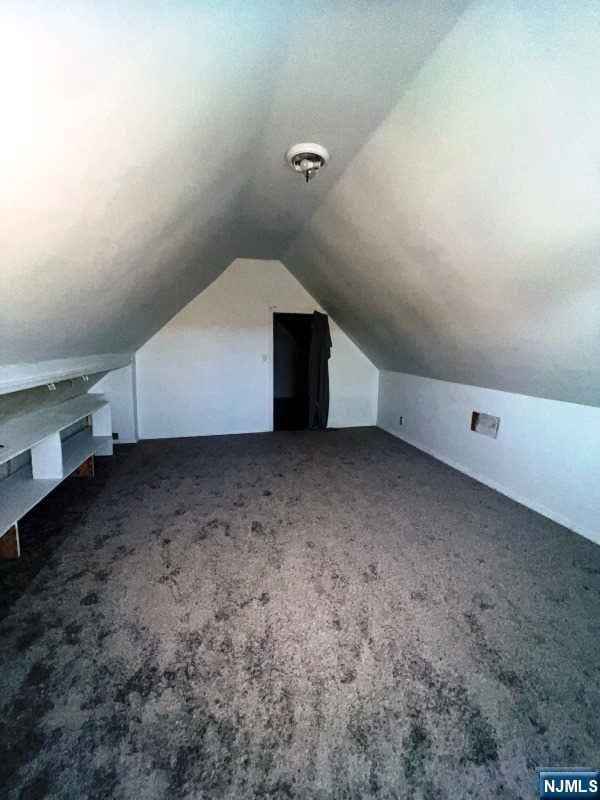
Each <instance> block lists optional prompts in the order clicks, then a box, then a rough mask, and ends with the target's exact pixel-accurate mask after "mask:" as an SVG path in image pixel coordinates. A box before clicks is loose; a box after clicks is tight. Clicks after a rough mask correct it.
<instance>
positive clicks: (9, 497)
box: [0, 430, 112, 537]
mask: <svg viewBox="0 0 600 800" xmlns="http://www.w3.org/2000/svg"><path fill="white" fill-rule="evenodd" d="M109 447H112V437H111V436H92V434H91V432H90V431H87V430H86V431H81V432H80V433H78V434H76V435H75V436H72V437H71V438H70V439H67V440H65V441H64V442H63V477H62V478H52V479H51V480H34V478H33V477H32V474H31V467H30V466H27V467H23V468H22V469H20V470H18V471H17V472H15V473H14V475H11V476H10V477H9V478H7V479H6V480H4V481H2V482H0V537H1V536H2V535H3V534H4V533H5V532H6V531H8V530H9V529H10V528H11V527H12V526H13V525H14V524H15V522H17V521H18V520H19V519H21V517H23V516H25V514H26V513H27V512H28V511H31V509H32V508H33V507H34V506H35V505H37V503H39V502H40V500H43V499H44V497H46V495H48V494H50V492H51V491H52V490H53V489H55V488H56V487H57V486H58V484H59V483H61V482H62V481H63V480H64V479H65V478H67V477H68V476H69V475H70V474H71V473H72V472H73V471H74V470H76V469H77V467H78V466H79V465H80V464H82V463H83V462H84V461H85V460H86V459H87V458H89V457H90V456H91V455H94V454H96V453H103V452H106V451H107V449H108V448H109Z"/></svg>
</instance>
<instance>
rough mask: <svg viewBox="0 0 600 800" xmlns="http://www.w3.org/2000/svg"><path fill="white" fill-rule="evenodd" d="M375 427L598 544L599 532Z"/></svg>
mask: <svg viewBox="0 0 600 800" xmlns="http://www.w3.org/2000/svg"><path fill="white" fill-rule="evenodd" d="M377 427H378V428H381V430H383V431H385V432H386V433H391V434H392V436H395V437H396V438H397V439H401V440H402V441H403V442H406V443H407V444H410V445H412V446H413V447H416V448H417V450H421V451H422V452H423V453H427V455H430V456H432V457H433V458H435V459H437V460H438V461H442V462H443V463H444V464H447V465H448V466H449V467H452V468H453V469H457V470H458V471H459V472H462V473H464V474H465V475H468V476H469V477H470V478H473V479H474V480H476V481H479V483H483V484H484V485H485V486H489V487H490V489H495V490H496V491H497V492H500V494H503V495H505V496H506V497H510V499H511V500H514V501H515V502H517V503H520V504H521V505H522V506H526V507H527V508H530V509H531V510H532V511H537V513H538V514H542V516H544V517H548V519H551V520H552V521H553V522H557V523H558V524H559V525H564V527H565V528H569V530H572V531H574V532H575V533H578V534H579V535H580V536H585V538H586V539H590V541H592V542H594V543H595V544H600V532H599V531H593V530H592V529H591V528H590V529H588V528H581V527H580V526H578V525H576V523H574V522H573V521H572V520H570V519H569V518H568V517H565V516H563V515H562V514H557V513H556V512H555V511H552V509H550V508H547V507H546V506H544V505H542V504H541V503H537V502H536V501H535V500H530V499H529V498H527V497H523V496H522V495H519V494H516V493H515V492H513V491H512V490H511V489H508V488H507V487H506V486H503V485H502V484H500V483H497V481H494V480H491V479H490V478H486V477H485V475H481V474H479V473H477V472H475V471H474V470H470V469H468V468H467V467H465V466H463V465H462V464H459V463H458V462H457V461H453V460H452V459H451V458H446V457H445V456H442V455H440V454H439V453H436V452H435V451H434V450H432V449H431V448H429V447H426V446H425V445H423V444H421V443H420V442H417V441H415V440H414V439H410V438H408V437H407V436H403V435H402V434H400V433H399V432H398V431H396V430H394V429H393V428H390V427H387V426H385V425H381V424H380V423H379V422H378V423H377Z"/></svg>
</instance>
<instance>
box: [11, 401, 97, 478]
mask: <svg viewBox="0 0 600 800" xmlns="http://www.w3.org/2000/svg"><path fill="white" fill-rule="evenodd" d="M107 407H109V406H108V401H107V400H106V399H105V398H104V397H103V396H102V395H101V394H82V395H79V397H74V398H73V399H72V400H65V402H64V403H58V404H57V405H55V406H49V407H48V408H43V409H41V410H39V411H33V412H31V413H30V414H23V415H22V416H20V417H16V418H15V419H13V420H10V421H9V422H7V423H6V424H4V425H0V445H2V447H0V464H3V463H4V462H5V461H10V460H11V458H15V456H18V455H20V454H21V453H24V452H26V451H27V450H31V449H32V448H33V447H35V446H36V445H39V444H40V443H41V442H42V441H43V440H44V439H46V438H48V437H49V436H51V435H52V434H53V433H60V431H62V430H64V429H65V428H68V427H69V426H70V425H73V424H74V423H75V422H79V420H81V419H84V418H85V417H88V416H90V415H92V414H95V413H96V412H98V411H100V409H103V408H107Z"/></svg>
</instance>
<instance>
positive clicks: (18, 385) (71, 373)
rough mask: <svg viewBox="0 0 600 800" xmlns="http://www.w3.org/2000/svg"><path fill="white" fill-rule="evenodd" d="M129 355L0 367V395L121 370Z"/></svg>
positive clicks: (57, 360) (113, 354) (114, 354)
mask: <svg viewBox="0 0 600 800" xmlns="http://www.w3.org/2000/svg"><path fill="white" fill-rule="evenodd" d="M131 359H132V354H131V353H105V354H100V355H90V356H83V357H81V358H60V359H53V360H52V361H40V362H39V363H37V364H9V365H7V366H3V367H0V394H10V392H19V391H21V390H22V389H33V388H34V387H35V386H44V385H46V384H47V383H58V382H59V381H64V380H69V378H78V377H79V376H80V375H93V374H95V373H97V372H108V371H109V370H111V369H118V368H119V367H125V366H127V364H129V363H130V362H131Z"/></svg>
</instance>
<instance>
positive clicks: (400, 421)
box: [398, 416, 404, 427]
mask: <svg viewBox="0 0 600 800" xmlns="http://www.w3.org/2000/svg"><path fill="white" fill-rule="evenodd" d="M400 425H404V417H403V416H400V417H398V427H400Z"/></svg>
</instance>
